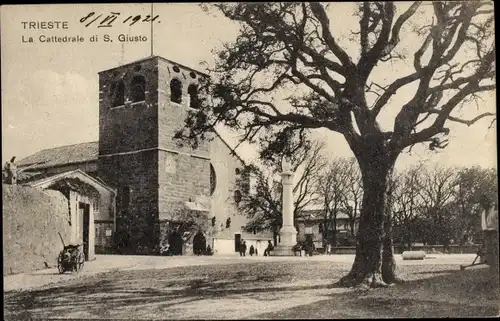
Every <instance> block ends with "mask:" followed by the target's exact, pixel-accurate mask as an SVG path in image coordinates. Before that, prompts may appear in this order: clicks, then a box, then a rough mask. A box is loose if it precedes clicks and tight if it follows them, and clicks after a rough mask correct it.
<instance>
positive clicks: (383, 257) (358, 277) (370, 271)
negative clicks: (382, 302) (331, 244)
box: [339, 157, 398, 287]
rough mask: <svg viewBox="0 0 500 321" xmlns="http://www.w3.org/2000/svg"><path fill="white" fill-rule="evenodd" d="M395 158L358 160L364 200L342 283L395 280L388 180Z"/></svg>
mask: <svg viewBox="0 0 500 321" xmlns="http://www.w3.org/2000/svg"><path fill="white" fill-rule="evenodd" d="M394 163H395V159H394V160H390V159H389V158H385V157H380V158H374V157H369V158H367V159H366V160H365V161H364V162H363V161H360V168H361V173H362V176H363V190H364V193H363V203H362V209H361V216H360V224H359V232H358V237H357V244H356V257H355V259H354V264H353V266H352V268H351V271H350V272H349V274H348V275H346V276H345V277H343V278H342V279H341V280H340V281H339V284H340V285H342V286H356V285H360V286H365V287H384V286H387V285H388V283H393V282H395V281H398V279H397V277H396V263H395V261H394V247H393V243H392V224H391V223H392V220H391V215H390V210H391V204H390V203H391V197H390V194H391V190H390V185H391V184H390V179H391V177H392V171H393V167H394Z"/></svg>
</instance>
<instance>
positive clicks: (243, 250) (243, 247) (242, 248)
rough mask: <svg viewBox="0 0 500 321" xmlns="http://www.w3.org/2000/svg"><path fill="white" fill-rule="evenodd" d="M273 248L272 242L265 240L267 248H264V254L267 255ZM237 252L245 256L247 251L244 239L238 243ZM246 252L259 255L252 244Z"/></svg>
mask: <svg viewBox="0 0 500 321" xmlns="http://www.w3.org/2000/svg"><path fill="white" fill-rule="evenodd" d="M273 249H274V246H273V244H272V243H271V241H268V242H267V248H266V249H265V250H264V256H269V252H270V251H272V250H273ZM239 252H240V256H246V252H247V243H246V242H245V241H241V243H240V246H239ZM248 254H250V256H254V255H255V256H257V255H259V252H258V250H257V248H256V247H254V246H253V244H252V245H250V248H249V249H248Z"/></svg>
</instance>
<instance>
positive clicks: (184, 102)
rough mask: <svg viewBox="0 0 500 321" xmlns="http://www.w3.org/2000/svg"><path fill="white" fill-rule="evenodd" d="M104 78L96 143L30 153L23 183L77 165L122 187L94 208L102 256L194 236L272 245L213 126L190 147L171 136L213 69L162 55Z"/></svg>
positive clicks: (225, 245)
mask: <svg viewBox="0 0 500 321" xmlns="http://www.w3.org/2000/svg"><path fill="white" fill-rule="evenodd" d="M98 75H99V106H98V107H99V141H98V142H90V143H82V144H76V145H71V146H62V147H57V148H53V149H46V150H42V151H40V152H38V153H35V154H33V155H31V156H28V157H26V158H25V159H23V160H21V161H20V162H19V163H18V167H19V168H20V169H22V168H23V167H24V168H26V170H25V172H24V174H30V175H29V177H30V178H26V179H25V183H28V182H29V181H30V180H34V179H40V177H50V176H53V175H60V174H61V173H64V172H68V171H75V170H80V171H82V172H84V173H85V174H86V175H89V176H91V177H93V178H95V179H96V180H99V182H101V183H103V184H105V185H107V186H109V187H110V188H112V189H113V190H115V191H116V198H115V204H114V206H109V205H108V206H107V207H106V208H99V206H97V212H96V213H98V215H96V214H94V223H95V224H94V226H95V233H94V234H95V246H96V253H98V252H99V251H105V250H104V249H106V248H108V249H109V248H112V249H113V250H115V251H118V252H119V253H127V254H155V253H159V252H161V251H162V249H163V248H164V247H167V248H170V249H172V248H173V247H175V248H176V249H177V250H176V251H177V252H178V253H176V254H190V253H192V243H193V240H194V239H196V238H199V239H203V242H206V244H208V245H210V246H211V247H212V248H213V250H214V251H215V252H216V253H220V254H222V253H234V252H235V250H236V248H237V246H238V243H239V242H240V240H241V239H242V238H244V239H245V240H246V241H247V244H249V242H250V243H255V246H256V247H258V248H260V247H262V248H265V246H266V243H267V240H268V239H270V236H269V235H265V236H264V235H258V234H255V233H245V232H243V229H242V228H243V226H244V225H245V222H246V219H245V217H243V216H242V215H240V214H239V213H238V212H237V210H236V202H238V200H239V198H240V197H241V192H242V191H240V190H238V187H237V186H240V185H239V184H237V183H238V181H239V180H246V181H248V177H243V175H242V172H243V171H242V170H243V168H244V166H245V162H244V161H243V160H242V159H241V158H240V157H239V156H238V155H237V154H236V153H235V151H234V150H233V149H232V148H231V147H230V145H229V144H228V143H227V142H226V141H227V140H225V139H223V137H222V136H221V135H220V134H219V133H217V132H214V134H213V138H214V139H213V140H211V141H206V142H204V143H202V144H200V145H199V146H198V147H197V148H196V149H192V148H191V147H189V146H186V147H179V146H178V144H177V142H176V141H175V140H174V139H173V137H174V134H175V132H176V131H177V130H179V129H180V128H182V126H184V119H185V117H186V115H187V112H188V111H189V110H191V109H196V108H198V104H199V101H200V99H201V98H202V97H199V96H198V86H199V85H200V83H201V82H202V81H203V80H204V79H206V78H207V77H208V76H207V75H206V74H204V73H201V72H199V71H196V70H194V69H191V68H189V67H186V66H182V65H180V64H178V63H175V62H172V61H170V60H168V59H165V58H162V57H159V56H151V57H147V58H144V59H141V60H138V61H135V62H132V63H127V64H124V65H121V66H119V67H116V68H112V69H108V70H105V71H101V72H99V73H98ZM20 181H22V178H21V177H20ZM110 230H111V231H110ZM179 244H182V245H181V246H179ZM261 253H263V252H261ZM174 254H175V253H174Z"/></svg>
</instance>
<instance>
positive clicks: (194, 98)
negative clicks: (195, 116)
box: [188, 85, 200, 109]
mask: <svg viewBox="0 0 500 321" xmlns="http://www.w3.org/2000/svg"><path fill="white" fill-rule="evenodd" d="M188 94H189V107H191V108H195V109H198V108H200V100H199V99H198V88H197V86H196V85H189V87H188Z"/></svg>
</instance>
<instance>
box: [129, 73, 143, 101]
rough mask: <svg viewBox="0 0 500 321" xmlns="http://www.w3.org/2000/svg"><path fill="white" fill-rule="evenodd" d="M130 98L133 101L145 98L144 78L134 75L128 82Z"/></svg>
mask: <svg viewBox="0 0 500 321" xmlns="http://www.w3.org/2000/svg"><path fill="white" fill-rule="evenodd" d="M130 100H131V101H132V102H133V103H136V102H138V101H144V100H146V78H145V77H144V76H134V78H132V82H131V83H130Z"/></svg>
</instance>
